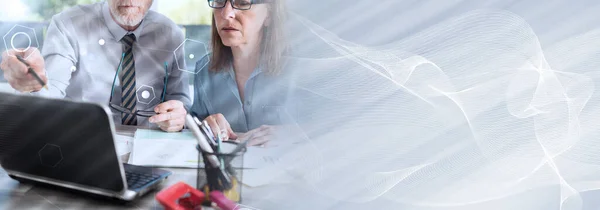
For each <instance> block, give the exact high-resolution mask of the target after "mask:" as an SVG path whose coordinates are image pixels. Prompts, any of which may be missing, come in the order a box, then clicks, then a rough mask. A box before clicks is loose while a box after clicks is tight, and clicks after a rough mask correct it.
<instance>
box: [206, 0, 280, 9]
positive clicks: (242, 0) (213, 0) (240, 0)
mask: <svg viewBox="0 0 600 210" xmlns="http://www.w3.org/2000/svg"><path fill="white" fill-rule="evenodd" d="M227 1H230V2H231V6H232V7H233V8H234V9H237V10H249V9H251V8H252V5H253V4H265V3H270V2H271V0H208V6H209V7H211V8H214V9H221V8H224V7H225V5H226V4H227Z"/></svg>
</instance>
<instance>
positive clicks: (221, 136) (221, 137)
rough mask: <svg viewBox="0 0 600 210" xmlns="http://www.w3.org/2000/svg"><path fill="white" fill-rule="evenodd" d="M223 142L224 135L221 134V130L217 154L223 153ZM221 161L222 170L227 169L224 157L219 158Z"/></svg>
mask: <svg viewBox="0 0 600 210" xmlns="http://www.w3.org/2000/svg"><path fill="white" fill-rule="evenodd" d="M221 143H223V135H222V134H221V132H219V133H218V134H217V154H221ZM219 162H221V170H223V169H225V163H224V162H223V157H221V158H219Z"/></svg>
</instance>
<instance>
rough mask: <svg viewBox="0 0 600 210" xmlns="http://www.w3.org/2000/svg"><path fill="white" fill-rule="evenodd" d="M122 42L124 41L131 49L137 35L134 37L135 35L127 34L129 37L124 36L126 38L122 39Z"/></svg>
mask: <svg viewBox="0 0 600 210" xmlns="http://www.w3.org/2000/svg"><path fill="white" fill-rule="evenodd" d="M121 41H122V42H123V43H125V45H126V46H127V47H131V46H132V45H133V42H135V35H134V34H127V35H125V36H124V37H123V38H122V39H121Z"/></svg>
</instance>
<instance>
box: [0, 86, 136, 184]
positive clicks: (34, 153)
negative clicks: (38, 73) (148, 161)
mask: <svg viewBox="0 0 600 210" xmlns="http://www.w3.org/2000/svg"><path fill="white" fill-rule="evenodd" d="M0 98H2V100H1V101H0V116H1V117H0V165H2V167H3V168H4V169H6V170H7V171H15V172H19V173H22V174H27V175H33V176H36V177H43V178H45V179H48V180H53V181H61V182H67V183H75V184H79V185H84V186H89V187H95V188H100V189H104V190H109V191H114V192H119V191H121V190H123V189H124V186H123V179H122V177H121V172H120V165H119V161H118V159H117V158H118V157H117V154H116V151H115V146H114V142H113V137H112V131H111V127H110V123H109V120H111V119H110V118H109V117H108V116H107V114H106V112H105V111H104V109H103V108H102V107H100V106H97V105H92V104H82V103H75V102H69V101H64V100H53V99H44V98H38V97H31V96H18V95H12V94H4V93H0Z"/></svg>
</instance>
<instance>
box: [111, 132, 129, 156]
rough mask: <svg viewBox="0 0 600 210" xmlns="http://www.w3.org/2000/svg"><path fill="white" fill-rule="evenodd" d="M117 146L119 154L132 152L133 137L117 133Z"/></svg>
mask: <svg viewBox="0 0 600 210" xmlns="http://www.w3.org/2000/svg"><path fill="white" fill-rule="evenodd" d="M115 147H116V148H117V155H118V156H121V155H125V154H127V153H130V152H131V150H132V148H133V137H131V136H125V135H119V134H115Z"/></svg>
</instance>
